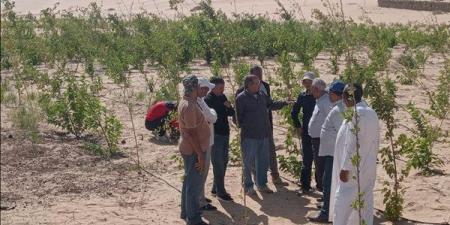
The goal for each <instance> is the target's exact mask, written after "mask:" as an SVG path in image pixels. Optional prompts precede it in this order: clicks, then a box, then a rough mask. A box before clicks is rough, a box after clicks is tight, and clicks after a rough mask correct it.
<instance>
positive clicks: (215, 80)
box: [209, 77, 225, 85]
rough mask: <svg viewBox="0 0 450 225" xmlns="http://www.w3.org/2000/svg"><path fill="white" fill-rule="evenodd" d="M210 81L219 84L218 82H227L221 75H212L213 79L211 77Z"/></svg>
mask: <svg viewBox="0 0 450 225" xmlns="http://www.w3.org/2000/svg"><path fill="white" fill-rule="evenodd" d="M209 82H211V83H213V84H215V85H217V84H225V81H224V80H223V78H221V77H211V79H209Z"/></svg>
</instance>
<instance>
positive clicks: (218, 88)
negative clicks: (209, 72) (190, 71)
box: [209, 77, 225, 96]
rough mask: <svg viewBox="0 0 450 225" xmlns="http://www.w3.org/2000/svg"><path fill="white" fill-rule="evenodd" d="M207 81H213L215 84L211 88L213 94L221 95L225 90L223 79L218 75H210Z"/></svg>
mask: <svg viewBox="0 0 450 225" xmlns="http://www.w3.org/2000/svg"><path fill="white" fill-rule="evenodd" d="M209 82H211V83H213V84H214V85H215V86H214V88H213V89H212V90H211V91H212V92H213V93H214V94H215V95H217V96H219V95H223V92H224V90H225V81H224V80H223V79H222V78H220V77H212V78H211V79H210V80H209Z"/></svg>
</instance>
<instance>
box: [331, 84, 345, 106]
mask: <svg viewBox="0 0 450 225" xmlns="http://www.w3.org/2000/svg"><path fill="white" fill-rule="evenodd" d="M344 88H345V84H344V83H343V82H342V81H340V80H335V81H333V83H331V85H330V89H329V90H328V93H329V94H328V96H329V98H330V101H331V102H337V101H339V100H341V99H342V93H343V92H344Z"/></svg>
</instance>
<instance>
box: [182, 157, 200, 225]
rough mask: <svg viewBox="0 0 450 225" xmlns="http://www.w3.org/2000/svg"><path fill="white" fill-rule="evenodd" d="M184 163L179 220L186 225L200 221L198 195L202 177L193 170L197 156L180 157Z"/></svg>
mask: <svg viewBox="0 0 450 225" xmlns="http://www.w3.org/2000/svg"><path fill="white" fill-rule="evenodd" d="M182 156H183V161H184V180H183V188H182V191H181V218H183V219H185V220H186V222H187V224H188V225H191V224H197V223H200V222H201V221H202V218H201V214H200V207H199V202H198V198H199V195H200V189H201V184H202V180H203V176H202V175H201V174H200V173H199V172H198V170H197V169H196V168H195V163H197V161H198V160H197V155H196V154H195V153H194V154H192V155H182Z"/></svg>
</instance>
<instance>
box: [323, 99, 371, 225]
mask: <svg viewBox="0 0 450 225" xmlns="http://www.w3.org/2000/svg"><path fill="white" fill-rule="evenodd" d="M356 106H357V107H356V108H357V113H358V116H359V122H358V126H359V133H358V138H359V144H360V149H359V153H360V156H361V161H360V187H361V192H362V193H363V200H364V207H363V208H362V209H361V216H362V219H363V220H364V222H365V224H367V225H372V224H373V207H374V206H373V189H374V186H375V180H376V169H377V164H376V162H377V154H378V149H379V124H378V117H377V114H376V113H375V111H373V109H371V108H370V107H369V106H368V105H367V104H366V103H365V102H361V103H358V104H357V105H356ZM353 121H354V119H353ZM353 126H354V122H347V121H344V122H343V123H342V125H341V128H340V129H339V133H338V136H337V139H336V148H335V155H334V163H333V178H332V186H331V198H330V218H331V217H332V221H333V224H334V225H357V224H359V222H358V220H359V216H358V211H357V210H354V209H353V208H352V207H351V204H352V202H353V201H355V200H356V198H357V193H358V187H357V182H356V179H354V178H353V177H355V178H356V167H355V166H353V165H352V162H351V159H352V157H353V155H354V154H356V135H355V134H354V131H353ZM341 170H347V171H349V181H348V182H345V183H344V182H342V181H341V180H340V179H339V174H340V171H341Z"/></svg>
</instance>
